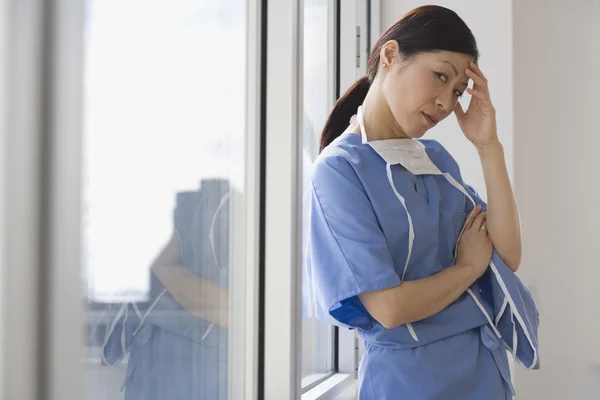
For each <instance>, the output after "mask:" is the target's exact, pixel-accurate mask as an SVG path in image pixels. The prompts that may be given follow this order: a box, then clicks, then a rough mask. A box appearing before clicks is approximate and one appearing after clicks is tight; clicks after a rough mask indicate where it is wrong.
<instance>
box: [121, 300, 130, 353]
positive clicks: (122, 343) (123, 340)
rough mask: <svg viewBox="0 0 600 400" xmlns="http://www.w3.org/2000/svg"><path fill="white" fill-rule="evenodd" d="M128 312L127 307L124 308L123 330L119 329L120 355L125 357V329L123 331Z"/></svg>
mask: <svg viewBox="0 0 600 400" xmlns="http://www.w3.org/2000/svg"><path fill="white" fill-rule="evenodd" d="M128 310H129V307H126V308H125V317H124V319H123V324H122V325H123V329H121V354H123V355H125V354H127V337H126V335H125V334H126V329H125V323H126V322H127V317H128Z"/></svg>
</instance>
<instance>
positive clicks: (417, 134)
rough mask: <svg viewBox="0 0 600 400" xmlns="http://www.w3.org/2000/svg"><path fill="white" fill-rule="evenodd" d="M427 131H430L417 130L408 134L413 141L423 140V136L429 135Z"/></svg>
mask: <svg viewBox="0 0 600 400" xmlns="http://www.w3.org/2000/svg"><path fill="white" fill-rule="evenodd" d="M427 131H429V129H422V128H421V129H415V130H413V131H411V132H409V133H408V136H410V137H411V138H413V139H421V138H422V137H423V136H425V134H426V133H427Z"/></svg>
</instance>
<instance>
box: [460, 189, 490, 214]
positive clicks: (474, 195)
mask: <svg viewBox="0 0 600 400" xmlns="http://www.w3.org/2000/svg"><path fill="white" fill-rule="evenodd" d="M465 187H466V188H467V192H468V193H469V195H470V196H471V197H472V198H473V200H474V201H475V204H476V205H477V204H479V205H480V206H481V207H482V208H483V211H486V210H487V203H486V202H485V201H484V200H483V199H482V198H481V196H479V192H478V191H477V189H475V188H474V187H473V186H471V185H468V184H465ZM473 208H475V206H474V205H473V204H472V203H471V202H468V203H467V210H466V212H467V213H470V212H471V211H473Z"/></svg>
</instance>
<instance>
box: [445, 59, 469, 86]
mask: <svg viewBox="0 0 600 400" xmlns="http://www.w3.org/2000/svg"><path fill="white" fill-rule="evenodd" d="M442 62H445V63H446V64H450V66H451V67H452V69H453V70H454V73H455V74H456V76H458V70H457V69H456V66H455V65H454V64H452V63H451V62H450V61H446V60H442ZM460 84H461V85H463V86H464V87H468V86H469V84H468V83H467V82H461V83H460Z"/></svg>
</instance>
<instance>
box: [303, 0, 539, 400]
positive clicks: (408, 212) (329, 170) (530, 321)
mask: <svg viewBox="0 0 600 400" xmlns="http://www.w3.org/2000/svg"><path fill="white" fill-rule="evenodd" d="M477 60H478V50H477V45H476V42H475V38H474V37H473V34H472V33H471V31H470V30H469V28H468V27H467V26H466V25H465V23H464V22H463V21H462V20H461V19H460V17H458V16H457V15H456V14H455V13H454V12H453V11H451V10H448V9H445V8H442V7H437V6H426V7H421V8H418V9H415V10H413V11H412V12H410V13H408V14H407V15H405V16H404V17H403V18H402V19H400V20H399V21H398V22H397V23H395V24H394V25H393V26H391V27H390V28H389V29H388V31H387V32H385V33H384V34H383V35H382V37H381V38H380V39H379V40H378V42H377V43H376V44H375V46H374V48H373V50H372V52H371V54H370V57H369V67H368V74H367V76H366V77H364V78H362V79H360V80H359V81H358V82H356V83H355V84H354V85H353V86H352V87H351V88H350V89H349V90H348V92H346V94H344V96H342V97H341V98H340V99H339V100H338V102H337V103H336V105H335V107H334V109H333V111H332V113H331V115H330V117H329V119H328V121H327V123H326V125H325V128H324V130H323V133H322V137H321V154H320V155H319V157H318V159H317V160H316V162H315V164H314V165H313V170H312V174H311V183H312V188H311V190H312V200H311V211H310V249H309V254H308V257H309V259H308V263H307V269H308V274H307V275H308V277H309V278H308V279H309V282H310V283H311V289H312V292H311V293H312V297H313V300H314V307H315V313H316V315H317V317H319V318H321V319H324V320H328V321H331V322H333V323H335V324H337V325H340V326H346V327H350V328H356V329H358V333H359V335H360V336H361V338H363V339H364V340H365V354H364V357H363V360H362V362H361V366H360V371H359V398H360V399H361V400H370V399H373V400H375V399H376V400H385V399H398V398H403V399H411V400H420V399H423V400H425V399H427V400H431V399H460V400H469V399H472V400H481V399H486V400H493V399H498V400H499V399H508V398H512V396H513V395H514V389H513V387H512V384H511V378H510V370H509V367H508V357H507V354H506V351H504V347H506V348H507V349H509V350H511V351H512V352H513V356H515V358H516V359H517V361H519V362H520V363H521V364H522V365H524V366H525V367H526V368H538V366H539V357H538V352H537V327H538V314H537V310H536V307H535V304H534V303H533V300H532V298H531V295H530V293H529V291H528V290H527V288H526V287H525V286H524V284H523V283H522V282H521V281H520V279H519V278H518V277H517V276H516V275H515V274H514V272H515V271H516V270H517V269H518V267H519V264H520V261H521V238H520V226H519V216H518V212H517V206H516V204H515V200H514V196H513V192H512V188H511V186H510V182H509V178H508V174H507V170H506V165H505V161H504V155H503V148H502V145H501V143H500V142H499V140H498V136H497V132H496V120H495V111H494V107H493V105H492V102H491V100H490V94H489V91H488V86H487V80H486V78H485V76H484V75H483V73H482V72H481V70H480V69H479V67H478V66H477ZM469 80H472V81H473V83H474V85H473V88H472V89H471V88H468V87H467V85H468V83H469ZM465 91H466V92H468V93H469V94H471V96H472V99H471V103H470V105H469V108H468V109H467V110H466V112H465V111H464V110H463V108H462V107H461V104H460V103H459V101H458V100H459V98H460V96H461V95H462V94H463V93H464V92H465ZM451 113H454V114H455V115H456V117H457V119H458V123H459V125H460V128H461V129H462V131H463V133H464V135H465V136H466V137H467V138H468V139H469V140H470V141H471V142H472V143H473V145H475V147H476V148H477V150H478V152H479V155H480V158H481V163H482V167H483V171H484V176H485V182H486V187H487V192H488V196H489V203H490V207H489V209H488V208H487V204H485V203H484V202H483V201H482V200H481V199H480V198H479V197H478V196H477V193H476V192H475V191H474V190H473V189H472V188H471V187H469V186H467V185H465V184H464V183H463V181H462V178H461V175H460V170H459V168H458V165H457V163H456V162H455V160H454V159H453V158H452V157H451V156H450V154H448V152H447V151H446V150H445V149H444V148H443V147H442V146H441V145H440V144H439V143H437V142H435V141H433V140H419V139H420V138H421V137H422V136H423V135H424V134H425V133H426V132H427V130H429V129H430V128H432V127H434V126H435V125H436V124H437V123H438V122H439V121H441V120H443V119H444V118H446V117H448V116H449V115H450V114H451ZM348 121H350V126H348V125H347V124H348ZM457 243H458V244H459V245H458V246H457Z"/></svg>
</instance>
